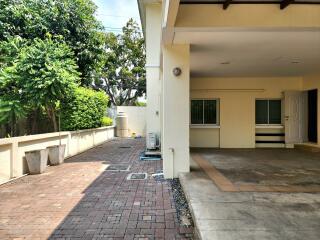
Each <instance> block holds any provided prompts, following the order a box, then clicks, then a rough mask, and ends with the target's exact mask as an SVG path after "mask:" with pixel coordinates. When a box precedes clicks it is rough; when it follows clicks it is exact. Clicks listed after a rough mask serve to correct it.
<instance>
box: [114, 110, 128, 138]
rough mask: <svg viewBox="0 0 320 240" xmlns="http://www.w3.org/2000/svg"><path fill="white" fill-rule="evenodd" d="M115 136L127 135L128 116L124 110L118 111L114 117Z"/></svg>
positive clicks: (124, 136)
mask: <svg viewBox="0 0 320 240" xmlns="http://www.w3.org/2000/svg"><path fill="white" fill-rule="evenodd" d="M116 128H117V137H123V138H126V137H129V128H128V117H127V114H125V113H124V112H119V113H118V115H117V117H116Z"/></svg>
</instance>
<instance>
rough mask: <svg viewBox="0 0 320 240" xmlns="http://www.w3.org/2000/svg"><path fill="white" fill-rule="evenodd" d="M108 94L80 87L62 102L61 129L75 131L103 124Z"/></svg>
mask: <svg viewBox="0 0 320 240" xmlns="http://www.w3.org/2000/svg"><path fill="white" fill-rule="evenodd" d="M108 101H109V99H108V96H107V95H106V94H105V93H104V92H102V91H94V90H92V89H88V88H83V87H79V88H77V89H76V91H75V93H74V96H71V97H67V98H66V100H65V101H63V102H62V103H61V129H62V130H66V131H74V130H81V129H89V128H97V127H101V126H102V122H101V119H102V118H103V117H104V116H105V114H106V110H107V105H108Z"/></svg>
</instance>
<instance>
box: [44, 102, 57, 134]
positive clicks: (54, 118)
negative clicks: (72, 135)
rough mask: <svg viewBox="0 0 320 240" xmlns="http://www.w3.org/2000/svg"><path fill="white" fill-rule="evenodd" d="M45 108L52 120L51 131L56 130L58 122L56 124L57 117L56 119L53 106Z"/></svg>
mask: <svg viewBox="0 0 320 240" xmlns="http://www.w3.org/2000/svg"><path fill="white" fill-rule="evenodd" d="M46 109H47V114H48V117H49V119H50V120H51V122H52V126H53V131H54V132H58V124H57V119H56V114H55V110H54V108H53V107H50V106H47V107H46Z"/></svg>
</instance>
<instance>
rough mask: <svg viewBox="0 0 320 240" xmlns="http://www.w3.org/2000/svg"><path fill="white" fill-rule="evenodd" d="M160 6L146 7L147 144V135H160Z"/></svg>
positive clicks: (150, 5)
mask: <svg viewBox="0 0 320 240" xmlns="http://www.w3.org/2000/svg"><path fill="white" fill-rule="evenodd" d="M160 36H161V4H149V5H147V7H146V36H145V37H146V78H147V130H146V136H147V143H148V133H156V134H157V135H158V136H159V135H160V94H161V79H160V50H161V49H160V47H161V45H160V44H161V43H160V40H161V38H160Z"/></svg>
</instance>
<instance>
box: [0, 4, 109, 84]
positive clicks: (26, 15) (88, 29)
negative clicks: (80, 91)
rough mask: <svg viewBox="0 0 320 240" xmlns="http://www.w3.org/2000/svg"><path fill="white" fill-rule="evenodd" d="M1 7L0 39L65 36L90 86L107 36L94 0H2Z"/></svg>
mask: <svg viewBox="0 0 320 240" xmlns="http://www.w3.org/2000/svg"><path fill="white" fill-rule="evenodd" d="M0 6H1V7H0V41H6V40H7V39H8V38H10V37H13V36H20V37H21V38H23V39H27V40H33V39H35V38H40V39H42V40H44V39H45V38H46V34H47V33H50V34H51V35H53V36H58V35H59V36H63V39H64V41H65V42H66V43H67V45H69V47H70V48H71V49H72V50H73V52H74V53H75V57H76V61H77V65H78V66H79V72H80V73H81V82H82V84H83V85H88V86H89V85H91V83H92V82H93V81H94V80H95V79H96V78H97V77H98V76H99V72H100V69H101V67H102V66H103V53H104V49H103V44H104V35H103V34H102V33H101V30H102V25H101V23H100V22H98V21H97V20H96V18H95V16H94V13H95V11H96V6H95V4H94V3H93V2H92V1H91V0H0Z"/></svg>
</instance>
